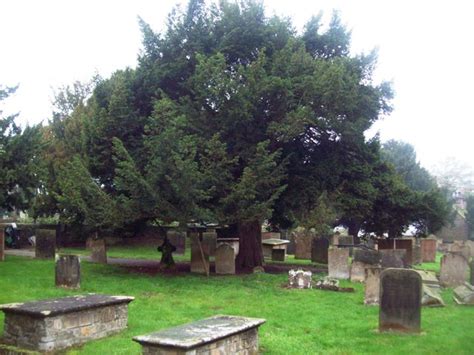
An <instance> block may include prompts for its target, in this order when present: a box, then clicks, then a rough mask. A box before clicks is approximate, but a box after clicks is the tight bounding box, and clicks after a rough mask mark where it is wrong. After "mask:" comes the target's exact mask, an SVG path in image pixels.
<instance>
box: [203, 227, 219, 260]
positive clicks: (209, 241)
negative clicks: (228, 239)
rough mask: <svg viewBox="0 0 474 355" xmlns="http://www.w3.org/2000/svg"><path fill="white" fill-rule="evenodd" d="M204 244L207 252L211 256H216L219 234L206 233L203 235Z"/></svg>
mask: <svg viewBox="0 0 474 355" xmlns="http://www.w3.org/2000/svg"><path fill="white" fill-rule="evenodd" d="M202 244H203V246H204V248H205V249H206V250H207V253H208V254H209V256H214V255H215V254H216V245H217V233H216V232H204V233H202Z"/></svg>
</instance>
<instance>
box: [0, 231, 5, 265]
mask: <svg viewBox="0 0 474 355" xmlns="http://www.w3.org/2000/svg"><path fill="white" fill-rule="evenodd" d="M4 260H5V233H4V231H3V228H1V227H0V261H4Z"/></svg>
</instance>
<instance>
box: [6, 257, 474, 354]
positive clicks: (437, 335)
mask: <svg viewBox="0 0 474 355" xmlns="http://www.w3.org/2000/svg"><path fill="white" fill-rule="evenodd" d="M81 267H82V282H81V284H82V288H81V290H80V291H71V290H63V289H57V288H55V287H54V261H52V260H49V261H44V260H36V259H29V258H21V257H13V256H9V255H8V256H6V261H5V262H2V263H0V304H3V303H11V302H21V301H33V300H39V299H46V298H54V297H62V296H70V295H76V294H85V293H104V294H112V295H119V294H121V295H130V296H134V297H135V298H136V299H135V301H134V302H132V303H131V304H130V307H129V325H128V329H127V330H126V331H124V332H122V333H120V334H117V335H115V336H112V337H109V338H106V339H101V340H97V341H93V342H90V343H87V344H86V345H83V346H82V347H79V348H73V349H72V350H68V351H67V354H94V355H95V354H139V353H140V350H141V349H140V346H139V345H138V344H136V343H135V342H133V341H132V340H131V338H132V337H133V336H136V335H142V334H147V333H151V332H153V331H157V330H160V329H165V328H168V327H172V326H176V325H181V324H184V323H188V322H192V321H195V320H198V319H202V318H206V317H209V316H213V315H217V314H230V315H241V316H248V317H257V318H265V319H267V323H266V324H264V325H263V326H262V327H261V328H260V332H259V336H260V349H261V351H262V352H263V353H264V354H282V355H283V354H285V355H287V354H365V353H382V352H383V353H385V354H406V353H412V354H433V353H450V354H472V353H474V332H473V331H472V329H474V307H463V306H458V305H455V304H454V302H453V300H452V290H446V291H444V292H443V298H444V300H445V302H446V304H447V306H446V307H445V308H423V310H422V330H423V332H422V334H421V335H401V334H393V333H392V334H379V333H378V332H377V331H376V329H377V326H378V307H373V306H372V307H369V306H364V305H363V286H362V285H361V284H351V283H350V282H342V286H346V287H348V286H350V287H354V288H355V289H356V292H355V293H337V292H331V291H321V290H315V289H313V290H292V289H285V288H283V287H282V285H283V284H285V283H286V281H287V275H285V274H278V275H274V274H254V275H237V276H215V275H212V276H211V277H210V278H209V279H208V278H206V277H205V276H198V275H191V274H177V275H172V276H171V275H168V276H166V275H147V274H141V273H135V272H131V271H130V270H128V269H125V268H121V267H117V266H111V265H99V264H92V263H88V262H83V263H82V264H81ZM318 276H322V275H318ZM3 317H4V316H3V313H1V315H0V332H2V333H3Z"/></svg>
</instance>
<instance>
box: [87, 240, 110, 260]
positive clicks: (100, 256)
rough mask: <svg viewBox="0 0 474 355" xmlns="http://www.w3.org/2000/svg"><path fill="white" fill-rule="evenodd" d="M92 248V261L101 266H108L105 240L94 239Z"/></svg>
mask: <svg viewBox="0 0 474 355" xmlns="http://www.w3.org/2000/svg"><path fill="white" fill-rule="evenodd" d="M90 246H91V260H92V261H93V262H95V263H99V264H107V245H106V242H105V239H93V240H92V241H91V243H90Z"/></svg>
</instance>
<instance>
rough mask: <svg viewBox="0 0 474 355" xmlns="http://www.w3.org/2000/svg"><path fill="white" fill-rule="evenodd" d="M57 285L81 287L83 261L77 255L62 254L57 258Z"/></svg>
mask: <svg viewBox="0 0 474 355" xmlns="http://www.w3.org/2000/svg"><path fill="white" fill-rule="evenodd" d="M55 280H56V286H58V287H65V288H80V287H81V262H80V260H79V257H78V256H77V255H60V256H58V258H57V259H56V278H55Z"/></svg>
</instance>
